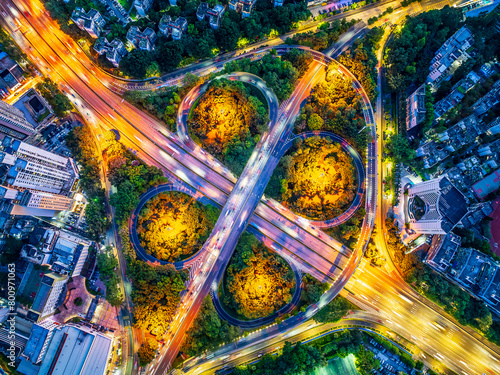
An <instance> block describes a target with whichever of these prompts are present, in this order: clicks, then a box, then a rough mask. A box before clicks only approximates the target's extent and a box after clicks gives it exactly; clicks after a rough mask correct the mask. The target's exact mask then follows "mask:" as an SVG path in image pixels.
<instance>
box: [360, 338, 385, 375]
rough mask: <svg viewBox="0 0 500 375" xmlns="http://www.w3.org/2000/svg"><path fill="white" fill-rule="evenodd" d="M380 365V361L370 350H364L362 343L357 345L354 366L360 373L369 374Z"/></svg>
mask: <svg viewBox="0 0 500 375" xmlns="http://www.w3.org/2000/svg"><path fill="white" fill-rule="evenodd" d="M379 367H380V361H379V360H378V359H376V358H375V354H373V352H372V351H370V350H366V349H365V348H364V346H363V345H360V346H359V350H358V352H357V353H356V368H357V369H358V371H359V372H360V373H361V374H362V375H368V374H371V372H372V370H374V369H378V368H379Z"/></svg>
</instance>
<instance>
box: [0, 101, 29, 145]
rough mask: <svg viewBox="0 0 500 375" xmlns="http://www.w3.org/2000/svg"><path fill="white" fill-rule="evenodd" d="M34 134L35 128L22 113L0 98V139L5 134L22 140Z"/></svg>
mask: <svg viewBox="0 0 500 375" xmlns="http://www.w3.org/2000/svg"><path fill="white" fill-rule="evenodd" d="M33 134H35V128H34V127H33V125H31V124H30V123H29V122H28V120H26V117H24V114H23V113H22V112H21V111H20V110H19V109H17V108H15V107H13V106H11V105H10V104H7V103H4V102H3V101H1V100H0V139H3V138H4V137H5V136H9V137H13V138H16V139H20V140H24V139H26V138H28V137H29V136H31V135H33Z"/></svg>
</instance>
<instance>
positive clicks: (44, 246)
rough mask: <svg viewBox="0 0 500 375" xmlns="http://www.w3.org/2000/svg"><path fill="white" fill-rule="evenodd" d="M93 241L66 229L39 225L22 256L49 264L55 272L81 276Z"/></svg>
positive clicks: (31, 260) (32, 261) (41, 263)
mask: <svg viewBox="0 0 500 375" xmlns="http://www.w3.org/2000/svg"><path fill="white" fill-rule="evenodd" d="M90 245H91V241H90V240H87V239H86V238H82V237H80V236H77V235H75V234H74V233H71V232H67V231H65V230H58V229H51V228H41V227H37V228H35V229H34V230H33V232H32V233H31V234H30V236H29V240H28V243H27V244H25V245H24V246H23V248H22V250H21V258H23V259H25V260H27V261H28V262H31V263H33V264H38V265H44V266H49V267H50V269H51V270H52V271H53V272H58V273H60V274H64V275H71V276H73V277H75V276H79V275H80V274H81V272H82V269H83V266H84V264H85V261H86V259H87V256H88V252H89V248H90Z"/></svg>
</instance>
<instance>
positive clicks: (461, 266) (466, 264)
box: [450, 248, 498, 296]
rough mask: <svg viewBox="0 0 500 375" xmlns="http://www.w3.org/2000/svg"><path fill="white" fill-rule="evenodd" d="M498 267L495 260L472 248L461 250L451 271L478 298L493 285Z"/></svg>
mask: <svg viewBox="0 0 500 375" xmlns="http://www.w3.org/2000/svg"><path fill="white" fill-rule="evenodd" d="M497 270H498V266H497V265H496V264H495V262H494V261H493V259H491V258H490V257H489V256H486V255H484V254H483V253H481V252H480V251H478V250H476V249H472V248H460V249H459V250H458V252H457V255H456V257H455V259H454V262H453V268H452V269H451V270H450V274H451V276H452V277H453V278H454V279H455V280H456V281H457V282H458V283H459V284H461V285H462V286H464V287H465V288H467V289H469V290H470V291H471V292H472V293H474V294H475V295H477V296H482V295H483V294H484V292H485V291H486V290H487V289H488V286H489V285H490V284H491V282H492V280H493V278H494V276H495V274H496V273H497Z"/></svg>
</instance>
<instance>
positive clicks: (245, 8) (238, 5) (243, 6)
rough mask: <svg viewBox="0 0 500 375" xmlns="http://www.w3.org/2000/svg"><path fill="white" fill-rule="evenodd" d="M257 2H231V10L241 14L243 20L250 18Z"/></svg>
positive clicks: (255, 0) (242, 0)
mask: <svg viewBox="0 0 500 375" xmlns="http://www.w3.org/2000/svg"><path fill="white" fill-rule="evenodd" d="M256 2H257V0H229V9H231V10H234V11H236V12H238V13H241V16H242V17H243V18H247V17H250V14H251V13H252V9H253V7H254V5H255V3H256Z"/></svg>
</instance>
